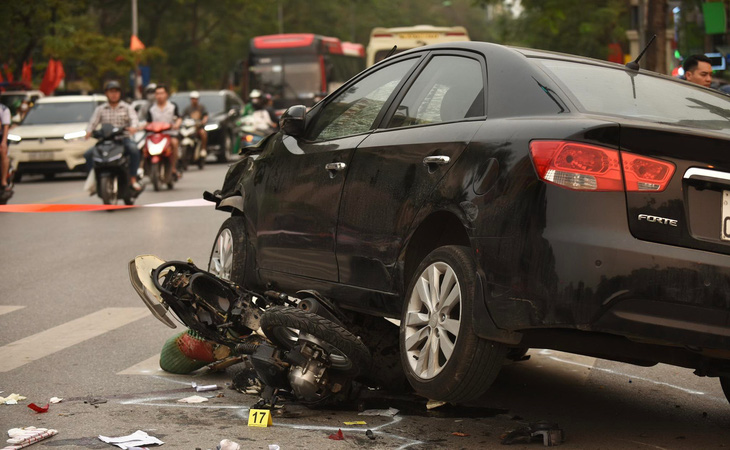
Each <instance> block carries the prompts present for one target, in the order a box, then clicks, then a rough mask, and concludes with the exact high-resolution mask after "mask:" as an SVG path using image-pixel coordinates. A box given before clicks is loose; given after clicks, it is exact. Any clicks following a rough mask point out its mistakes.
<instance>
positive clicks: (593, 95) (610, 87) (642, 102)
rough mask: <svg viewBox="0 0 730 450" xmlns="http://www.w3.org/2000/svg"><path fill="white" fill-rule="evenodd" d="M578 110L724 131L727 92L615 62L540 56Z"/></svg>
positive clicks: (729, 103) (729, 124) (728, 115)
mask: <svg viewBox="0 0 730 450" xmlns="http://www.w3.org/2000/svg"><path fill="white" fill-rule="evenodd" d="M540 64H541V65H542V66H543V67H544V68H545V69H547V70H548V72H550V73H552V74H553V75H554V77H553V78H555V79H556V80H557V81H558V82H560V83H561V84H562V85H563V89H564V90H566V91H567V92H568V93H569V94H572V97H573V101H575V102H576V103H577V104H578V107H579V108H580V109H581V110H583V111H584V112H589V113H596V114H610V115H615V116H621V117H631V118H636V119H645V120H650V121H652V122H657V123H663V124H671V125H682V126H687V127H693V128H703V129H711V130H725V131H730V96H726V95H724V94H721V93H719V92H717V93H715V92H712V91H708V90H705V89H701V88H699V87H696V86H694V85H691V84H686V83H682V82H679V81H673V80H668V79H665V78H662V77H658V76H653V75H648V74H645V73H639V74H633V73H631V72H629V71H628V70H623V69H621V68H616V69H613V68H606V67H601V66H594V65H589V64H581V63H575V62H569V61H558V60H547V59H546V60H540Z"/></svg>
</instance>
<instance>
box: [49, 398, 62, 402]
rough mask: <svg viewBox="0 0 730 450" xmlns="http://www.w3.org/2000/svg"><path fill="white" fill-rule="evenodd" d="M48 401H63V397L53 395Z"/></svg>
mask: <svg viewBox="0 0 730 450" xmlns="http://www.w3.org/2000/svg"><path fill="white" fill-rule="evenodd" d="M48 401H49V402H51V403H61V402H62V401H63V399H62V398H59V397H51V399H50V400H48Z"/></svg>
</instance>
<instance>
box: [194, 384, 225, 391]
mask: <svg viewBox="0 0 730 450" xmlns="http://www.w3.org/2000/svg"><path fill="white" fill-rule="evenodd" d="M192 385H193V389H195V392H206V391H217V390H218V389H220V388H219V387H218V385H217V384H209V385H206V386H201V385H199V384H197V383H195V382H193V383H192Z"/></svg>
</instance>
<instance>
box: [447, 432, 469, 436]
mask: <svg viewBox="0 0 730 450" xmlns="http://www.w3.org/2000/svg"><path fill="white" fill-rule="evenodd" d="M451 434H452V435H454V436H459V437H467V436H469V434H468V433H462V432H461V431H454V432H453V433H451Z"/></svg>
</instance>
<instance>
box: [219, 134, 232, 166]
mask: <svg viewBox="0 0 730 450" xmlns="http://www.w3.org/2000/svg"><path fill="white" fill-rule="evenodd" d="M232 145H233V138H232V137H231V133H227V132H224V133H223V144H221V151H220V152H219V153H218V162H219V163H225V162H228V156H229V155H230V154H231V146H232Z"/></svg>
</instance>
